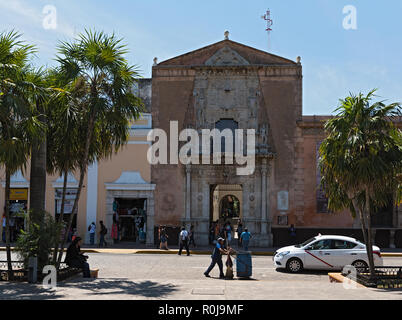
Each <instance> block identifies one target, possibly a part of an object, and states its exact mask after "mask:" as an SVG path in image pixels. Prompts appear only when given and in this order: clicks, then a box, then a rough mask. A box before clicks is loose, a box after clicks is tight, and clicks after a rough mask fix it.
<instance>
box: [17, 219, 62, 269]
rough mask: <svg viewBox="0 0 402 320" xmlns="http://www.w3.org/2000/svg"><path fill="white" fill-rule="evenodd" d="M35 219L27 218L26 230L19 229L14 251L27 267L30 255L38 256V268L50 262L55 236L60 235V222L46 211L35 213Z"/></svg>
mask: <svg viewBox="0 0 402 320" xmlns="http://www.w3.org/2000/svg"><path fill="white" fill-rule="evenodd" d="M35 215H36V217H35V220H36V221H40V222H39V223H34V222H32V219H29V220H28V222H27V230H26V231H21V234H20V235H19V236H18V239H17V243H16V252H17V254H18V256H19V258H20V260H21V261H24V265H25V267H26V268H27V267H28V259H29V258H30V257H37V258H38V270H39V271H40V270H42V269H43V267H44V266H46V265H49V264H51V261H52V260H51V258H52V252H53V250H52V249H53V248H54V246H55V245H56V240H57V237H59V235H60V230H61V224H60V223H58V222H56V221H55V219H54V218H53V216H51V215H50V214H49V213H47V212H42V213H40V214H39V216H38V213H35Z"/></svg>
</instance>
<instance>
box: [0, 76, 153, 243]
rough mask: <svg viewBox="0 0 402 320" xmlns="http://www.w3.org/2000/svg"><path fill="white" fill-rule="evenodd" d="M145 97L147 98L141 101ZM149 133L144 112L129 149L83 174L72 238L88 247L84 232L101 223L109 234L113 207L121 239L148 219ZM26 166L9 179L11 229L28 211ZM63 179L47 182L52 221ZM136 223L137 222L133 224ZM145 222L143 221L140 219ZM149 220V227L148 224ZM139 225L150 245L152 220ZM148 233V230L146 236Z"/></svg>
mask: <svg viewBox="0 0 402 320" xmlns="http://www.w3.org/2000/svg"><path fill="white" fill-rule="evenodd" d="M137 90H138V93H139V94H140V96H142V97H143V98H144V99H143V100H144V102H145V106H146V108H147V109H148V108H149V107H150V106H149V101H148V99H147V97H148V96H149V91H150V81H149V80H147V79H145V80H142V81H140V83H139V86H138V88H137ZM144 95H146V97H144ZM151 128H152V117H151V114H150V113H149V112H145V113H143V114H142V115H141V118H140V119H138V120H137V121H135V122H132V123H131V125H130V137H129V141H128V144H127V145H126V146H124V147H123V148H122V149H121V150H120V152H119V153H117V154H115V155H113V156H112V158H111V159H108V160H103V161H99V162H96V163H94V164H93V165H91V166H90V167H89V168H88V172H87V175H86V177H85V180H84V188H83V190H82V193H81V197H80V200H79V204H78V214H77V217H76V219H74V223H73V225H74V226H75V227H76V229H77V234H78V235H80V236H81V237H83V238H84V237H85V240H86V241H85V242H86V243H89V233H88V226H89V225H90V224H91V223H92V222H95V223H96V225H97V229H98V231H99V227H100V226H99V221H101V220H103V221H104V222H105V225H106V226H107V228H108V230H109V234H108V236H109V238H110V231H111V226H112V221H113V215H114V214H115V213H116V212H115V211H113V202H114V201H115V199H116V200H118V201H120V202H121V205H120V206H119V208H118V209H117V210H118V211H119V213H121V214H120V215H118V216H120V220H121V222H122V225H123V230H122V232H123V234H122V237H123V239H126V240H128V241H134V240H135V236H136V234H135V231H134V230H133V228H134V223H135V220H136V218H139V216H140V215H143V216H148V217H152V216H153V210H154V209H153V192H154V189H155V185H153V184H152V183H151V167H150V164H149V162H148V160H147V151H148V148H149V145H150V143H149V142H148V141H147V134H148V132H149V131H150V130H151ZM29 176H30V167H29V164H28V166H27V168H26V171H25V172H21V171H18V172H17V173H16V174H14V175H13V176H12V177H11V196H10V200H11V211H12V213H11V215H12V217H13V218H12V219H11V225H12V226H13V227H15V228H19V227H22V226H23V225H24V216H23V214H21V213H20V212H21V210H20V209H22V210H23V211H26V210H27V208H29ZM78 181H79V172H76V173H70V174H69V175H68V183H67V188H68V191H67V194H66V205H65V218H66V219H68V217H69V215H70V213H71V210H72V206H73V203H74V199H75V195H76V190H77V188H78ZM0 182H1V184H0V203H4V202H5V189H4V188H5V172H4V170H1V171H0ZM62 188H63V177H60V176H50V175H49V176H48V177H47V183H46V211H47V212H49V213H51V214H53V215H54V216H57V215H58V214H59V213H60V205H61V194H62ZM137 220H138V219H137ZM144 220H145V219H144ZM149 220H150V222H151V223H150V222H149ZM149 220H148V221H143V222H144V228H146V229H149V232H146V234H148V235H149V236H151V235H152V237H150V238H149V239H147V242H153V223H152V218H151V219H149ZM146 231H148V230H146Z"/></svg>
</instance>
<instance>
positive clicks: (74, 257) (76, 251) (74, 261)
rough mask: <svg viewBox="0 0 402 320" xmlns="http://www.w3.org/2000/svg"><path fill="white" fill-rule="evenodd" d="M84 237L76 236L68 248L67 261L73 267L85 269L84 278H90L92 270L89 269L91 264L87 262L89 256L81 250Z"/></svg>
mask: <svg viewBox="0 0 402 320" xmlns="http://www.w3.org/2000/svg"><path fill="white" fill-rule="evenodd" d="M81 244H82V239H81V238H80V237H76V238H75V239H74V241H73V242H72V243H71V244H70V246H69V247H68V249H67V254H66V259H65V260H64V262H65V263H67V265H68V266H69V267H71V268H79V269H82V270H83V274H84V278H90V277H91V272H90V270H89V264H88V262H87V259H88V256H85V255H83V254H82V253H81V252H80V250H81V249H80V247H81Z"/></svg>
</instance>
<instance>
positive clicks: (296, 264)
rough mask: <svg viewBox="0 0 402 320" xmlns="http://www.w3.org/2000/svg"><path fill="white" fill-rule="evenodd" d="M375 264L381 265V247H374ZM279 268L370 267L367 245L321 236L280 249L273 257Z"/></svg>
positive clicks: (336, 237) (349, 239)
mask: <svg viewBox="0 0 402 320" xmlns="http://www.w3.org/2000/svg"><path fill="white" fill-rule="evenodd" d="M373 256H374V265H375V266H382V265H383V261H382V258H381V252H380V248H378V247H376V246H373ZM273 260H274V264H275V267H276V268H277V269H280V268H286V269H287V270H288V271H290V272H299V271H301V270H303V269H316V270H317V269H318V270H342V269H343V267H344V266H346V265H353V266H354V267H356V268H364V267H367V266H368V256H367V252H366V246H365V245H364V244H363V243H361V242H359V241H358V240H356V239H354V238H350V237H344V236H330V235H318V236H316V237H314V238H311V239H309V240H307V241H305V242H303V243H302V244H298V245H294V246H288V247H284V248H281V249H279V250H277V251H276V252H275V254H274V257H273Z"/></svg>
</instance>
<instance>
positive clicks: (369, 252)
mask: <svg viewBox="0 0 402 320" xmlns="http://www.w3.org/2000/svg"><path fill="white" fill-rule="evenodd" d="M365 197H366V204H365V206H366V210H365V214H366V219H367V242H366V250H367V256H368V261H369V268H370V277H374V276H375V270H374V258H373V244H372V243H373V242H372V239H371V221H370V218H371V216H370V194H369V189H368V187H366V189H365Z"/></svg>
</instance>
